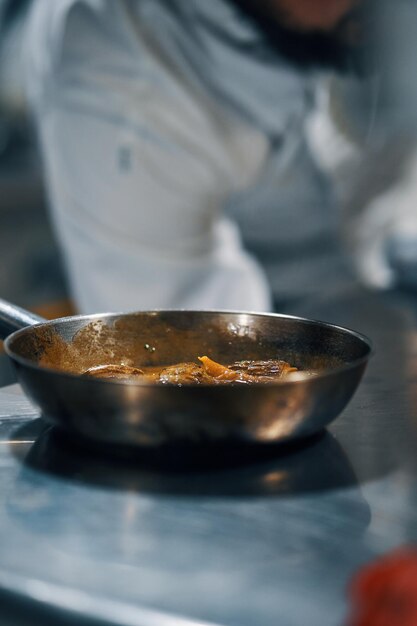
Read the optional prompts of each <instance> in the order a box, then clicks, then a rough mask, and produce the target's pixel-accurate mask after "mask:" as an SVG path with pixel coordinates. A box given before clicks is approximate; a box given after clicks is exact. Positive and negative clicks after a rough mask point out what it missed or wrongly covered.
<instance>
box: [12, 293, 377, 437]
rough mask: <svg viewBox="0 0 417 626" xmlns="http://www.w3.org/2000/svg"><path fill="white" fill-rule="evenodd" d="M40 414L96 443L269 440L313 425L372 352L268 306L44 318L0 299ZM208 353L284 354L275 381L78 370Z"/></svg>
mask: <svg viewBox="0 0 417 626" xmlns="http://www.w3.org/2000/svg"><path fill="white" fill-rule="evenodd" d="M12 331H15V332H13V334H11V335H9V336H8V337H7V339H6V341H5V350H6V352H7V354H8V356H9V357H10V358H11V359H12V361H13V363H14V365H15V368H16V372H17V376H18V379H19V382H20V383H21V385H22V387H23V390H24V391H25V393H26V394H27V395H28V397H29V398H30V399H31V400H32V401H33V402H34V403H35V404H36V405H37V406H38V407H39V409H40V410H41V412H42V415H43V417H44V419H45V420H47V421H48V422H49V423H51V424H55V425H57V426H59V427H61V428H63V429H65V430H66V431H68V432H71V433H73V434H75V435H77V436H79V435H81V436H82V437H84V438H87V439H89V440H92V441H95V442H99V443H110V444H122V445H126V444H127V445H128V446H159V445H162V444H172V443H184V442H185V443H186V444H187V445H188V444H195V443H209V442H210V443H225V442H226V443H228V442H233V443H234V444H235V443H243V442H245V443H253V442H258V443H275V442H281V441H288V440H292V439H297V438H301V437H306V436H309V435H312V434H313V433H316V432H318V431H320V430H321V429H323V428H324V427H325V426H326V425H327V424H329V423H330V422H331V421H332V420H333V419H335V418H336V417H337V416H338V415H339V413H340V412H341V411H342V410H343V409H344V407H345V406H346V404H347V403H348V402H349V400H350V398H351V397H352V395H353V393H354V392H355V390H356V388H357V386H358V384H359V382H360V379H361V377H362V375H363V372H364V370H365V367H366V364H367V361H368V359H369V357H370V354H371V343H370V341H369V339H367V338H366V337H365V336H363V335H361V334H359V333H357V332H354V331H352V330H349V329H346V328H342V327H338V326H334V325H331V324H327V323H324V322H319V321H313V320H308V319H304V318H300V317H293V316H288V315H278V314H259V313H247V312H224V311H181V310H174V311H149V312H139V313H127V314H103V315H87V316H73V317H66V318H61V319H58V320H53V321H48V322H47V321H45V320H44V319H42V318H40V317H38V316H35V315H33V314H32V313H29V312H28V311H25V310H23V309H20V308H18V307H16V306H14V305H12V304H10V303H8V302H5V301H4V300H0V337H6V336H7V335H8V334H9V333H11V332H12ZM202 355H208V356H209V357H211V358H212V359H214V360H218V361H219V362H221V363H224V364H227V363H231V362H234V361H238V360H246V359H262V360H265V359H277V358H279V359H284V360H286V361H288V362H289V363H291V364H292V365H295V366H296V367H298V368H299V369H300V373H297V374H296V375H295V377H294V378H292V379H291V378H289V379H286V380H285V379H283V380H282V381H278V382H276V383H263V384H254V385H252V384H242V383H229V384H227V385H214V386H209V385H197V384H191V385H183V386H180V385H174V384H167V385H152V384H149V383H148V384H144V383H140V382H137V381H122V380H103V379H98V378H93V377H84V376H82V372H83V371H85V369H87V368H88V367H91V366H95V365H104V364H109V363H120V362H127V363H134V364H135V365H142V366H152V365H170V364H174V363H179V362H184V361H196V358H197V357H198V356H202Z"/></svg>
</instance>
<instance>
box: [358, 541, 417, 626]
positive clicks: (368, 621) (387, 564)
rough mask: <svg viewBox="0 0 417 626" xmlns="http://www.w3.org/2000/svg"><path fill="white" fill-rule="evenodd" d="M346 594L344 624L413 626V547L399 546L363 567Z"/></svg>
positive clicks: (416, 591) (416, 586) (416, 621)
mask: <svg viewBox="0 0 417 626" xmlns="http://www.w3.org/2000/svg"><path fill="white" fill-rule="evenodd" d="M349 597H350V599H351V601H352V611H351V615H350V618H349V619H348V621H347V624H346V626H417V548H414V547H409V548H401V549H400V550H396V551H395V552H391V553H390V554H388V555H386V556H384V557H382V558H381V559H379V560H378V561H375V562H374V563H371V564H370V565H366V566H365V567H363V568H362V569H361V570H360V571H359V572H358V573H357V574H356V575H355V577H354V578H353V580H352V582H351V584H350V586H349Z"/></svg>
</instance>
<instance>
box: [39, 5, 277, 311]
mask: <svg viewBox="0 0 417 626" xmlns="http://www.w3.org/2000/svg"><path fill="white" fill-rule="evenodd" d="M53 4H55V3H50V6H52V5H53ZM122 4H124V3H122V2H120V3H114V2H109V3H107V5H106V3H104V6H105V7H107V8H105V9H103V8H102V9H101V10H100V11H98V10H97V12H96V11H95V10H93V9H88V8H86V7H85V6H83V5H82V4H80V5H79V8H78V3H75V7H73V9H72V10H71V11H70V12H69V14H67V15H66V16H65V17H63V16H61V24H60V27H59V28H57V27H56V26H54V23H55V22H54V20H53V19H51V18H49V20H46V21H45V22H44V28H46V31H48V29H50V32H49V31H48V32H45V31H44V32H43V35H44V36H49V38H50V41H54V37H55V39H56V38H57V37H58V35H57V33H60V38H59V39H58V41H57V43H56V48H55V49H54V48H53V45H52V44H51V45H52V49H50V50H49V53H50V55H51V57H53V58H54V61H53V62H51V63H50V64H49V66H46V67H45V64H42V63H41V62H40V59H41V58H42V55H40V54H38V55H36V54H34V55H33V61H32V67H31V71H32V72H33V74H34V76H33V81H32V82H33V84H34V85H37V84H38V85H39V84H40V85H41V88H40V89H39V88H38V89H37V92H36V93H35V94H34V102H35V109H36V118H37V122H38V128H39V134H40V138H41V145H42V148H43V156H44V162H45V168H46V180H47V185H48V192H49V196H50V203H51V207H52V211H53V216H54V219H55V224H56V228H57V232H58V235H59V237H60V240H61V243H62V246H63V250H64V254H65V259H66V263H67V267H68V271H69V277H70V284H71V287H72V290H73V295H74V297H75V300H76V303H77V305H78V307H79V308H80V310H82V311H85V312H90V311H97V310H130V309H153V308H170V307H171V308H176V307H181V308H222V309H228V308H229V309H251V310H260V309H268V308H269V306H270V300H269V290H268V287H267V284H266V280H265V278H264V276H263V272H262V271H261V270H260V268H259V267H258V265H257V264H256V263H255V261H254V260H253V259H252V258H250V257H249V256H248V255H247V254H246V252H245V251H244V250H243V248H242V247H241V244H240V239H239V234H238V232H237V230H236V228H235V227H234V225H233V224H232V223H230V222H228V221H227V220H225V219H224V218H223V217H222V214H221V211H222V206H223V203H224V200H225V199H226V197H227V196H228V194H230V193H231V192H233V191H234V190H235V189H236V188H239V187H241V186H243V185H244V184H247V183H248V182H250V181H251V179H253V177H254V176H255V175H256V173H257V171H258V169H259V168H260V167H261V165H262V163H263V160H264V158H265V156H266V152H267V145H266V141H265V139H264V138H263V137H262V136H261V135H259V134H257V133H255V132H254V131H252V130H250V129H249V128H247V127H245V126H244V125H243V124H237V123H236V122H232V121H231V120H230V119H227V118H226V117H223V116H221V115H220V114H219V111H218V110H217V111H216V112H214V111H213V109H212V108H211V107H210V103H208V102H207V103H205V102H204V101H203V100H202V99H201V98H200V97H196V95H195V94H194V93H193V91H192V89H191V88H188V87H187V86H186V85H185V84H184V81H183V80H182V79H180V78H179V77H177V76H175V74H174V72H173V70H172V68H170V67H167V66H166V65H165V64H164V62H163V60H161V59H160V58H159V57H158V55H157V54H156V53H155V51H154V50H150V49H149V48H148V45H147V44H146V43H145V42H144V41H143V40H142V39H141V36H140V32H136V35H137V36H135V37H133V32H134V29H132V30H129V25H128V24H126V23H124V21H123V20H125V19H126V15H124V14H123V11H122V10H121V9H120V7H121V5H122ZM117 7H119V8H117ZM51 11H52V12H53V11H54V10H53V9H51ZM55 11H56V10H55ZM35 18H36V16H35ZM37 19H38V28H39V25H40V24H41V23H42V15H41V14H39V15H38V17H37ZM54 28H55V31H54ZM38 32H39V31H38ZM39 36H42V29H41V30H40V32H39ZM32 37H33V34H32ZM41 45H42V44H41ZM32 46H33V44H32ZM35 47H36V44H35Z"/></svg>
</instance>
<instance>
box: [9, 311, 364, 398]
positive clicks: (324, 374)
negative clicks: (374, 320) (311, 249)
mask: <svg viewBox="0 0 417 626" xmlns="http://www.w3.org/2000/svg"><path fill="white" fill-rule="evenodd" d="M162 313H163V314H171V313H172V314H174V313H187V314H190V315H200V314H201V315H207V314H209V315H213V314H220V315H221V314H226V315H250V316H252V317H266V318H270V319H288V320H290V321H296V322H300V323H302V324H308V325H313V326H319V327H322V328H328V329H332V330H336V331H339V332H341V333H342V334H345V335H350V336H351V337H354V338H355V339H357V340H359V341H360V342H361V343H362V344H364V345H365V346H366V348H367V350H368V351H367V353H366V354H364V355H363V356H361V357H358V358H357V359H353V360H352V361H349V362H348V363H344V364H343V365H341V366H340V367H334V368H329V369H324V370H322V371H320V372H318V373H316V374H315V375H314V376H312V377H311V378H304V379H300V380H287V379H282V380H277V381H274V382H271V383H270V382H268V383H253V384H245V385H243V384H242V383H240V382H230V383H228V384H227V385H208V384H203V383H189V384H186V385H179V384H177V383H164V384H161V385H159V384H155V383H141V382H138V381H130V380H120V379H116V380H114V379H100V378H94V379H92V380H93V381H94V384H97V383H100V384H104V385H106V386H107V385H109V384H110V385H116V386H121V387H127V386H129V387H138V388H141V389H155V388H157V389H164V388H165V389H171V390H172V389H231V388H232V389H241V390H242V389H245V388H250V389H254V388H259V389H265V388H268V389H271V388H274V387H276V386H280V387H281V386H282V385H300V384H305V383H306V382H307V381H310V380H318V379H320V380H321V379H323V378H328V377H330V376H334V375H336V374H340V373H342V372H346V371H348V370H351V369H355V368H356V367H359V366H360V365H362V364H365V363H367V362H368V361H369V360H370V359H371V358H372V357H373V356H374V354H375V348H374V344H373V341H372V340H371V339H370V338H369V337H367V336H366V335H365V334H363V333H360V332H358V331H356V330H353V329H352V328H348V327H346V326H340V325H338V324H332V323H331V322H325V321H322V320H317V319H312V318H307V317H302V316H298V315H291V314H287V313H268V312H262V311H243V310H233V309H183V308H179V309H150V310H146V311H145V310H144V311H128V312H126V311H124V312H106V313H94V314H91V315H88V314H87V315H83V314H81V315H71V316H65V317H60V318H56V319H53V320H45V321H44V322H40V323H39V324H34V325H32V326H26V327H25V328H21V329H19V330H16V331H14V332H13V333H11V334H10V335H9V336H8V337H7V338H6V339H5V340H4V350H5V352H6V354H7V355H8V357H9V358H10V359H11V360H12V361H14V362H17V363H18V364H19V365H22V366H24V367H26V368H30V369H32V370H35V371H38V372H45V373H46V374H54V375H59V376H60V377H63V378H68V379H71V380H79V379H80V378H82V375H80V374H73V373H71V372H66V371H65V370H59V369H54V368H50V367H43V366H39V364H37V363H35V362H34V361H32V360H31V359H27V358H25V357H22V356H20V355H18V354H16V353H15V352H14V351H13V350H12V349H11V347H10V344H11V343H12V342H13V341H14V340H15V339H17V338H18V337H19V336H20V335H23V334H25V333H27V332H30V331H31V330H32V329H35V328H40V327H48V326H54V325H56V324H59V323H65V322H77V321H81V320H88V322H93V321H95V320H105V319H106V318H107V319H109V318H120V317H128V316H135V315H143V316H152V315H154V316H156V315H158V314H162ZM85 380H86V381H88V380H89V378H88V377H85Z"/></svg>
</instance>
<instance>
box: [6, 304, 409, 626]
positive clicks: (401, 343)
mask: <svg viewBox="0 0 417 626" xmlns="http://www.w3.org/2000/svg"><path fill="white" fill-rule="evenodd" d="M408 304H409V305H408V306H403V305H402V304H401V302H400V300H399V299H398V298H397V297H388V296H387V297H384V296H377V295H372V294H368V293H356V292H354V293H350V294H342V295H339V296H337V297H335V298H334V300H333V301H327V302H319V301H317V302H316V303H315V304H314V305H311V306H310V307H308V308H300V309H299V310H297V311H294V313H297V314H305V315H310V316H313V317H316V318H321V319H326V320H327V321H331V322H336V323H343V324H346V325H349V326H351V327H353V328H355V329H356V330H359V331H362V332H365V333H367V334H368V335H370V336H371V338H373V339H374V341H375V348H376V356H375V357H374V358H373V360H372V362H371V364H370V367H369V370H368V373H367V375H366V377H365V380H364V381H363V383H362V385H361V387H360V389H359V391H358V393H357V395H356V396H355V398H354V400H353V401H352V402H351V404H350V405H349V407H348V409H347V410H346V411H345V412H344V413H343V415H341V416H340V417H339V418H338V420H336V422H334V424H333V425H332V426H331V428H330V429H329V431H328V432H326V433H324V434H323V435H322V436H320V437H317V438H315V439H313V440H310V441H308V442H306V443H305V444H303V445H301V446H296V447H292V448H290V449H288V448H284V449H283V448H280V449H278V450H274V451H271V450H266V451H265V453H262V454H261V453H250V454H246V456H245V457H244V458H242V455H241V454H239V452H238V451H237V450H235V451H231V452H230V453H229V455H224V456H220V457H219V458H217V459H216V460H215V462H213V464H212V466H211V467H210V465H211V463H210V460H206V461H205V465H204V467H200V468H199V469H198V470H191V469H190V467H188V468H187V467H186V465H187V463H186V462H185V460H184V459H182V461H183V469H182V470H181V471H179V470H178V468H177V469H175V470H174V469H173V462H172V459H168V460H166V463H165V468H164V470H160V469H158V467H157V465H155V464H153V463H152V459H146V460H143V461H142V462H137V461H135V462H133V461H132V460H131V459H130V460H128V459H124V460H123V461H122V460H119V461H115V460H109V459H106V457H104V456H103V455H100V454H98V453H94V452H91V451H88V450H86V449H83V448H77V447H76V446H74V444H72V443H70V442H68V441H66V440H65V439H63V438H62V436H59V434H58V433H56V432H54V431H53V430H51V429H49V427H47V426H46V425H45V424H44V423H43V422H42V420H40V419H38V416H37V413H36V410H35V409H33V408H32V407H31V406H30V405H29V403H28V402H27V401H26V400H25V399H24V398H23V396H22V395H21V393H20V390H19V388H16V387H14V388H4V389H2V390H0V463H1V472H0V624H1V625H2V624H6V623H7V624H8V626H9V625H11V624H19V626H20V624H32V623H35V621H31V619H33V620H34V616H38V617H37V618H36V619H38V620H39V619H40V618H39V615H42V622H41V623H42V624H47V623H48V620H50V623H53V624H58V623H61V622H62V623H66V624H67V623H68V624H70V623H74V624H77V626H78V625H79V624H81V623H84V619H85V618H87V617H90V618H92V619H93V618H94V622H93V623H110V624H123V625H128V624H129V625H135V626H156V625H158V626H171V625H172V626H174V624H175V626H182V625H184V626H192V625H197V624H199V625H201V624H212V625H218V626H277V625H279V626H293V625H294V626H296V625H297V626H298V625H300V624H309V626H314V625H316V624H317V626H319V625H320V626H336V625H338V624H342V622H343V619H344V617H345V615H346V585H347V584H348V581H349V579H350V578H351V576H352V574H353V573H354V572H355V571H356V570H357V568H358V567H360V566H361V565H362V564H363V563H365V562H367V561H369V560H371V559H373V558H375V557H376V556H377V555H379V554H381V553H383V552H385V551H387V550H390V549H391V548H394V547H396V546H399V545H402V544H404V543H409V542H413V541H416V540H417V480H416V476H417V474H416V469H415V464H414V460H413V459H414V457H415V456H416V455H415V450H416V446H417V358H416V357H417V332H416V323H415V317H414V312H413V311H414V309H413V301H412V300H411V305H410V303H408ZM416 309H417V306H416ZM216 466H217V467H216ZM1 589H2V591H1ZM89 623H92V622H89Z"/></svg>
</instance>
